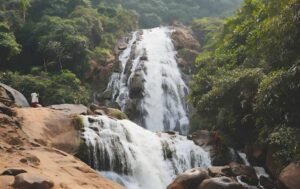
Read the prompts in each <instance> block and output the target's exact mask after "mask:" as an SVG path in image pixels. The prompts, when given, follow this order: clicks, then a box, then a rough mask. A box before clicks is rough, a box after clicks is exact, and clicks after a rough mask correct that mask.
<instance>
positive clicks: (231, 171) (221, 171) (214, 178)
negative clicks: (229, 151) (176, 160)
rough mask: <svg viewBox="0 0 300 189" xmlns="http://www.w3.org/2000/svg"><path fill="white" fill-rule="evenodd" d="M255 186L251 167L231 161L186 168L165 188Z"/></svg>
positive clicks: (241, 188)
mask: <svg viewBox="0 0 300 189" xmlns="http://www.w3.org/2000/svg"><path fill="white" fill-rule="evenodd" d="M239 180H240V181H241V182H243V183H244V184H241V183H240V182H239ZM257 186H258V178H257V176H256V173H255V170H254V169H253V168H252V167H249V166H246V165H241V164H237V163H232V164H230V165H229V166H220V167H210V168H207V169H204V168H195V169H191V170H188V171H186V172H185V173H183V174H181V175H179V176H178V177H177V178H176V179H175V180H174V182H173V183H171V184H170V185H169V186H168V188H167V189H250V188H253V189H255V188H258V187H257Z"/></svg>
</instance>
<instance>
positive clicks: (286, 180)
mask: <svg viewBox="0 0 300 189" xmlns="http://www.w3.org/2000/svg"><path fill="white" fill-rule="evenodd" d="M299 178H300V162H293V163H291V164H290V165H288V166H287V167H285V168H284V169H283V170H282V171H281V173H280V175H279V181H280V183H281V184H282V185H283V186H284V187H286V188H287V189H299V187H300V179H299Z"/></svg>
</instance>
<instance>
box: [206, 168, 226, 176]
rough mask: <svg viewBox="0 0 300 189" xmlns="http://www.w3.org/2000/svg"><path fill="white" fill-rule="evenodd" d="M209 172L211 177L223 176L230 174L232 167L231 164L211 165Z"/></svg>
mask: <svg viewBox="0 0 300 189" xmlns="http://www.w3.org/2000/svg"><path fill="white" fill-rule="evenodd" d="M208 172H209V175H210V176H211V177H221V176H228V175H230V174H231V169H230V167H229V166H219V167H210V168H208Z"/></svg>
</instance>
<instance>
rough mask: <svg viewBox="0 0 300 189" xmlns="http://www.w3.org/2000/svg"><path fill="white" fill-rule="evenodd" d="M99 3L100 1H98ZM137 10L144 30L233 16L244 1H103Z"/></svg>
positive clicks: (103, 0)
mask: <svg viewBox="0 0 300 189" xmlns="http://www.w3.org/2000/svg"><path fill="white" fill-rule="evenodd" d="M98 2H99V1H98ZM102 2H105V3H106V4H110V5H115V4H120V5H122V6H123V7H125V8H127V9H131V10H135V11H136V12H137V14H138V16H139V24H140V26H141V27H143V28H150V27H157V26H159V25H161V24H170V23H172V22H174V21H180V22H183V23H190V22H191V21H192V20H193V19H195V18H201V17H208V16H211V17H220V16H225V15H229V14H231V13H232V12H233V11H234V10H235V9H236V8H238V7H239V5H240V3H241V2H242V0H185V1H182V0H147V1H140V0H126V1H124V0H102Z"/></svg>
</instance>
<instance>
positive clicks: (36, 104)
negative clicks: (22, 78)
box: [31, 92, 41, 108]
mask: <svg viewBox="0 0 300 189" xmlns="http://www.w3.org/2000/svg"><path fill="white" fill-rule="evenodd" d="M31 107H34V108H37V107H41V105H40V104H39V94H37V93H35V92H34V93H31Z"/></svg>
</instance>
